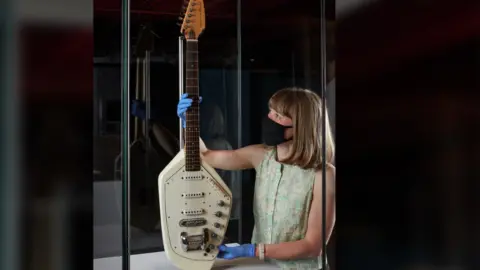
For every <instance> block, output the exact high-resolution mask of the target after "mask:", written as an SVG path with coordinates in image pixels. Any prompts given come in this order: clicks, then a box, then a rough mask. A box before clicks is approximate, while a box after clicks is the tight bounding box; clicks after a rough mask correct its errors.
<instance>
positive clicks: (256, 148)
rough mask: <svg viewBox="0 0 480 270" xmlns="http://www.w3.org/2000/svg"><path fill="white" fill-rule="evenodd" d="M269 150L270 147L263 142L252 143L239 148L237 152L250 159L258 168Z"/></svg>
mask: <svg viewBox="0 0 480 270" xmlns="http://www.w3.org/2000/svg"><path fill="white" fill-rule="evenodd" d="M269 150H270V149H269V147H267V146H265V145H263V144H252V145H249V146H245V147H243V148H240V149H238V150H237V152H238V153H239V154H241V155H242V156H243V157H245V158H246V159H248V160H249V161H250V162H251V163H252V166H253V167H254V168H256V167H257V166H258V165H260V163H261V162H262V160H263V159H264V157H265V155H266V154H267V153H268V152H269Z"/></svg>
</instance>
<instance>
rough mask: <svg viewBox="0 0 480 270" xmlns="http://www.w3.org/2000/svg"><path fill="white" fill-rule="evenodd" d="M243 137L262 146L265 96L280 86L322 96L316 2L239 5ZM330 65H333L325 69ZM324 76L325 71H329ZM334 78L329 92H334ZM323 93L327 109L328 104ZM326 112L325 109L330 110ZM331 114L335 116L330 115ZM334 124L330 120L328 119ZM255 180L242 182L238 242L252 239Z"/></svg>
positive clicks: (330, 5) (331, 10)
mask: <svg viewBox="0 0 480 270" xmlns="http://www.w3.org/2000/svg"><path fill="white" fill-rule="evenodd" d="M326 5H327V10H326V13H327V20H328V24H329V25H330V27H329V29H330V30H329V34H330V33H331V34H330V35H326V36H327V51H328V52H329V53H328V54H329V57H328V59H327V62H330V63H334V62H332V61H333V60H334V59H333V53H332V52H333V45H334V44H333V40H334V39H333V37H334V35H333V27H332V26H333V21H334V15H335V7H334V5H335V4H334V1H330V0H327V2H326ZM241 22H242V24H241V25H242V31H241V38H242V89H241V90H242V91H241V94H242V97H243V99H242V107H241V110H242V111H241V114H242V116H243V118H244V121H243V122H242V124H243V125H242V134H243V138H244V143H245V144H255V143H261V142H262V138H261V134H262V132H261V131H262V126H261V119H262V117H263V116H265V115H266V114H267V112H268V99H269V98H270V96H271V95H272V94H273V93H274V92H276V91H277V90H280V89H282V88H285V87H290V86H297V87H302V88H309V89H311V90H313V91H315V92H317V93H319V94H320V93H321V77H320V68H321V58H320V57H321V56H320V34H321V33H320V1H276V2H275V4H274V5H272V2H270V1H242V14H241ZM330 66H331V67H333V65H330ZM328 73H329V74H332V75H333V73H330V72H328ZM333 77H334V76H330V77H329V80H328V83H330V87H329V89H332V90H327V92H328V91H331V92H332V93H333V94H334V87H333V85H334V84H331V82H333V80H332V79H333ZM329 96H333V97H334V95H331V94H330V93H327V107H328V106H329V104H330V103H332V104H333V102H334V100H333V98H332V100H330V98H329ZM329 110H330V108H329ZM333 116H334V114H333ZM330 118H332V117H330ZM331 124H332V125H334V119H331ZM253 181H254V177H253V175H252V174H251V173H250V174H245V175H244V176H243V177H242V184H243V194H242V196H243V204H242V205H243V211H242V216H243V219H242V227H243V228H242V236H243V237H242V240H243V241H244V242H249V241H250V239H251V236H252V229H253V220H252V218H247V217H251V216H252V207H253V206H252V199H251V198H252V197H253V188H252V187H253Z"/></svg>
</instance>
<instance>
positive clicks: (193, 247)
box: [158, 0, 232, 270]
mask: <svg viewBox="0 0 480 270" xmlns="http://www.w3.org/2000/svg"><path fill="white" fill-rule="evenodd" d="M204 28H205V10H204V4H203V1H202V0H190V1H189V2H188V6H187V8H186V11H185V17H184V18H183V23H182V26H181V33H182V34H183V35H184V37H185V39H186V57H185V59H186V70H185V71H186V72H185V79H186V82H185V92H186V93H188V96H189V98H192V99H193V102H192V105H191V107H190V108H189V109H188V110H187V112H186V127H185V130H184V134H185V147H184V149H182V150H180V152H179V153H178V154H177V155H176V156H175V157H174V158H173V160H172V161H171V162H170V163H169V164H168V165H167V166H166V167H165V169H164V170H163V171H162V172H161V173H160V176H159V177H158V189H159V199H160V200H159V201H160V217H161V225H162V237H163V245H164V249H165V253H166V255H167V258H168V259H169V260H170V262H171V263H172V264H173V265H175V266H176V267H178V268H180V269H182V270H192V269H195V270H210V269H211V268H212V266H213V264H214V262H215V259H216V257H217V254H218V246H219V245H220V244H221V243H222V241H223V238H224V235H225V232H226V230H227V226H228V221H229V219H230V212H231V209H232V192H231V191H230V189H229V188H228V186H227V185H226V184H225V183H224V182H223V180H222V179H221V177H220V176H219V175H218V173H217V172H216V171H215V169H213V168H212V167H211V166H210V165H208V164H207V163H205V161H204V160H203V159H202V157H201V155H200V147H199V136H200V119H199V91H198V88H199V86H198V85H199V84H198V79H199V76H198V73H199V72H198V37H199V35H200V33H201V32H202V31H203V29H204Z"/></svg>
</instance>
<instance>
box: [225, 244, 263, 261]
mask: <svg viewBox="0 0 480 270" xmlns="http://www.w3.org/2000/svg"><path fill="white" fill-rule="evenodd" d="M218 250H219V251H220V252H219V253H218V256H217V257H218V258H220V259H226V260H232V259H236V258H241V257H249V258H252V257H255V245H254V244H243V245H241V246H237V247H227V246H225V245H220V246H219V247H218Z"/></svg>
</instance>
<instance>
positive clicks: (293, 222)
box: [177, 88, 335, 270]
mask: <svg viewBox="0 0 480 270" xmlns="http://www.w3.org/2000/svg"><path fill="white" fill-rule="evenodd" d="M191 104H192V100H191V99H189V98H188V97H187V95H186V94H184V95H183V96H182V98H181V99H180V102H179V103H178V107H177V115H178V116H179V117H180V118H181V119H182V121H183V122H185V111H186V110H187V109H188V108H189V107H190V105H191ZM268 105H269V108H270V112H269V113H268V117H266V118H265V120H264V121H263V127H262V132H263V140H264V144H258V145H250V146H246V147H244V148H240V149H237V150H209V149H207V148H206V147H205V144H204V143H203V141H202V140H200V151H201V153H202V155H203V158H204V160H205V161H206V162H207V163H209V164H210V165H211V166H212V167H214V168H217V169H222V170H241V169H251V168H254V169H255V170H256V181H255V195H254V203H253V205H254V206H253V207H254V209H253V213H254V218H255V227H254V230H253V237H252V241H251V242H252V244H243V245H240V246H237V247H226V246H223V245H222V246H220V247H219V250H220V253H219V255H218V257H219V258H224V259H234V258H240V257H259V258H260V259H265V260H267V261H269V262H272V263H275V264H277V265H278V266H279V267H280V268H281V269H297V270H310V269H312V270H313V269H321V266H322V262H321V253H322V252H324V251H323V250H322V243H323V240H324V239H322V222H323V219H322V170H326V176H327V177H326V186H327V190H326V194H327V197H326V203H327V205H326V208H327V215H326V228H327V239H325V240H326V241H328V238H329V237H330V235H331V232H332V230H333V226H334V223H335V198H334V197H335V168H334V166H333V165H332V163H333V158H334V142H333V138H332V135H331V131H330V124H329V121H328V116H326V138H325V139H326V152H327V155H326V164H327V166H326V168H323V167H322V124H321V119H322V102H321V99H320V97H319V96H318V95H317V94H315V93H314V92H312V91H310V90H306V89H299V88H287V89H283V90H280V91H278V92H277V93H275V94H274V95H273V96H272V97H271V98H270V100H269V104H268Z"/></svg>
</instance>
